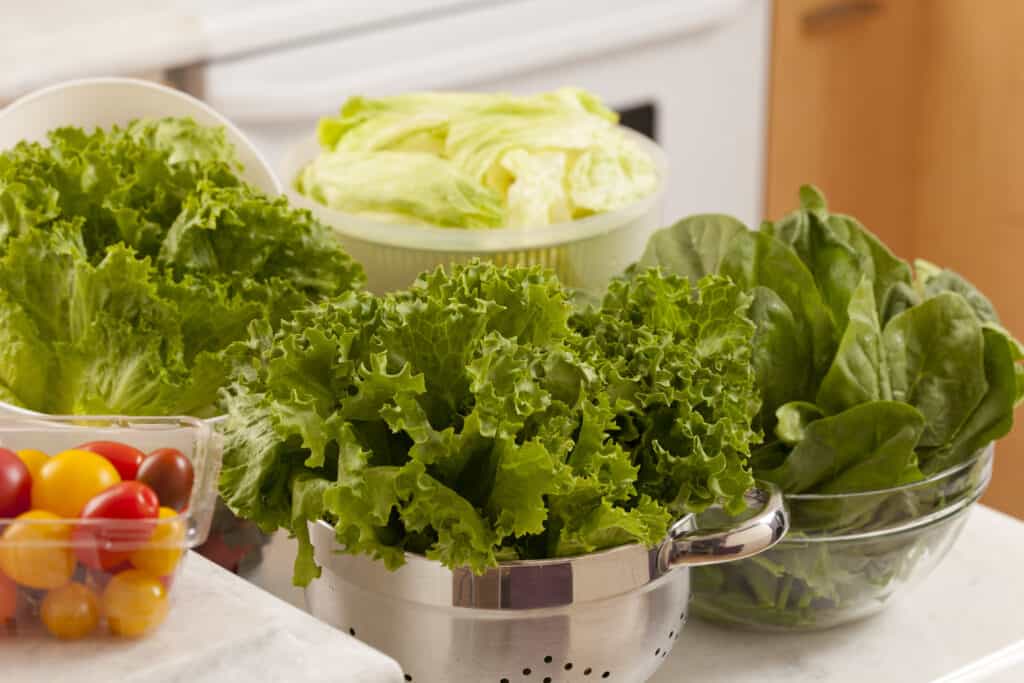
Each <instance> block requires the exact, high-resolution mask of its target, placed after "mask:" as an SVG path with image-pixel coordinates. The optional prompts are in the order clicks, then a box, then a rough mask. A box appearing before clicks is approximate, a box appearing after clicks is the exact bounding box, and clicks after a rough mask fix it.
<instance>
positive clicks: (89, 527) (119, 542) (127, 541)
mask: <svg viewBox="0 0 1024 683" xmlns="http://www.w3.org/2000/svg"><path fill="white" fill-rule="evenodd" d="M159 512H160V501H159V500H158V499H157V497H156V494H155V493H154V492H153V490H152V489H151V488H149V487H148V486H146V485H145V484H140V483H139V482H137V481H123V482H121V483H120V484H115V485H114V486H111V487H110V488H108V489H107V490H106V491H103V492H102V493H100V494H98V495H96V496H94V497H93V498H92V499H91V500H89V502H88V503H86V504H85V508H83V509H82V515H81V516H82V519H83V520H84V523H81V524H76V525H75V531H74V534H73V536H72V542H73V544H74V546H75V554H76V555H77V556H78V560H79V562H81V563H82V564H84V565H85V566H87V567H90V568H92V569H103V570H110V569H113V568H114V567H116V566H117V565H119V564H121V563H122V562H124V561H125V560H126V559H128V557H129V555H131V552H132V551H133V550H135V549H137V548H139V547H140V546H142V545H144V544H145V543H146V542H147V541H148V540H149V538H150V536H152V535H153V530H154V529H155V528H156V523H155V520H156V518H157V515H158V514H159Z"/></svg>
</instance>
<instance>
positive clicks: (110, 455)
mask: <svg viewBox="0 0 1024 683" xmlns="http://www.w3.org/2000/svg"><path fill="white" fill-rule="evenodd" d="M75 450H79V451H92V452H93V453H97V454H98V455H102V456H103V457H104V458H106V459H107V460H109V461H110V464H111V465H113V466H114V469H116V470H117V473H118V474H119V475H121V481H131V480H132V479H135V477H136V474H137V473H138V471H139V465H141V464H142V461H143V460H144V459H145V458H146V454H145V453H143V452H142V451H140V450H139V449H138V448H134V447H132V446H129V445H128V444H126V443H120V442H117V441H90V442H89V443H87V444H82V445H81V446H79V447H78V448H76V449H75Z"/></svg>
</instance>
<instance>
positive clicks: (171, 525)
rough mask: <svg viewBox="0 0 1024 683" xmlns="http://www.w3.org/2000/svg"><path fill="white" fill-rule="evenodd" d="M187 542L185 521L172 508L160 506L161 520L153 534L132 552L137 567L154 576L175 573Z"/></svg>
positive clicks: (133, 562)
mask: <svg viewBox="0 0 1024 683" xmlns="http://www.w3.org/2000/svg"><path fill="white" fill-rule="evenodd" d="M184 544H185V523H184V521H183V520H182V519H181V518H179V517H178V513H177V512H175V511H174V510H172V509H171V508H160V521H159V522H157V525H156V530H155V531H154V532H153V536H152V537H151V538H150V539H149V543H147V544H146V545H145V546H143V547H142V548H139V549H138V550H136V551H135V552H133V553H132V554H131V558H130V560H131V563H132V565H133V566H134V567H135V568H136V569H141V570H142V571H144V572H146V573H147V574H150V575H152V576H161V577H162V576H167V575H169V574H173V573H174V570H175V569H176V568H177V566H178V562H179V561H181V555H182V548H183V547H184Z"/></svg>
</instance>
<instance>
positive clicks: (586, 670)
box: [583, 666, 594, 676]
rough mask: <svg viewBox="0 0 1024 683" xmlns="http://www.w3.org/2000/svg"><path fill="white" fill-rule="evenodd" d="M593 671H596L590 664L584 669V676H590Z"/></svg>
mask: <svg viewBox="0 0 1024 683" xmlns="http://www.w3.org/2000/svg"><path fill="white" fill-rule="evenodd" d="M592 673H594V670H593V669H591V668H590V667H589V666H588V667H587V668H586V669H584V670H583V675H584V676H589V675H590V674H592Z"/></svg>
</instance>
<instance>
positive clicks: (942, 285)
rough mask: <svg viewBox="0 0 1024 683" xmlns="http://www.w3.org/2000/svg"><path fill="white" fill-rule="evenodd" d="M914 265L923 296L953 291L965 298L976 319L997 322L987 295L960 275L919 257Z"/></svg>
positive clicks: (997, 318)
mask: <svg viewBox="0 0 1024 683" xmlns="http://www.w3.org/2000/svg"><path fill="white" fill-rule="evenodd" d="M914 267H915V269H916V270H917V275H918V279H919V280H920V287H921V289H922V290H923V292H924V296H925V298H928V299H930V298H932V297H934V296H938V295H939V294H941V293H942V292H955V293H956V294H959V295H960V296H962V297H963V298H964V299H966V300H967V303H969V304H970V305H971V309H973V310H974V313H975V315H977V316H978V320H980V321H981V322H983V323H998V322H999V315H998V314H997V313H996V309H995V306H993V305H992V302H991V301H989V300H988V297H986V296H985V295H984V294H982V293H981V292H980V291H978V288H977V287H975V286H974V285H972V284H971V283H970V282H968V281H967V280H965V279H964V278H963V277H961V276H960V275H958V274H956V273H954V272H953V271H951V270H946V269H943V268H939V267H938V266H936V265H934V264H931V263H928V262H927V261H924V260H920V259H919V260H918V261H916V262H915V263H914Z"/></svg>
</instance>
